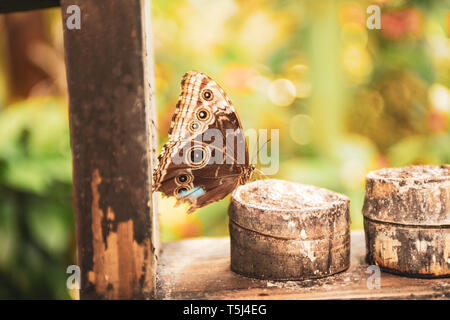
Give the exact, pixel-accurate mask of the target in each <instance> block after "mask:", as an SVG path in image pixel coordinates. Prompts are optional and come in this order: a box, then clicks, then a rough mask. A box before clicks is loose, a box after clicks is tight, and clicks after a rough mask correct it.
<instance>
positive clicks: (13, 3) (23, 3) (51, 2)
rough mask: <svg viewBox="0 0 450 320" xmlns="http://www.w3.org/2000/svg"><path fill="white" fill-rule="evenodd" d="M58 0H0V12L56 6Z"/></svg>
mask: <svg viewBox="0 0 450 320" xmlns="http://www.w3.org/2000/svg"><path fill="white" fill-rule="evenodd" d="M59 2H60V0H0V13H9V12H17V11H28V10H35V9H45V8H52V7H58V6H59Z"/></svg>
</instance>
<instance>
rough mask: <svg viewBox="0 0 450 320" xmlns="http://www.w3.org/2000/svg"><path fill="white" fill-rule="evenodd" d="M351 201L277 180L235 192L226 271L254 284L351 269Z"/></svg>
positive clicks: (315, 276)
mask: <svg viewBox="0 0 450 320" xmlns="http://www.w3.org/2000/svg"><path fill="white" fill-rule="evenodd" d="M349 206H350V200H349V199H348V198H347V197H345V196H343V195H341V194H338V193H335V192H332V191H329V190H326V189H323V188H318V187H314V186H309V185H303V184H298V183H293V182H287V181H282V180H273V179H268V180H258V181H255V182H252V183H249V184H246V185H243V186H240V187H239V188H237V189H236V190H235V191H234V192H233V195H232V198H231V204H230V207H229V210H228V215H229V217H230V225H229V227H230V238H231V270H233V271H234V272H236V273H239V274H242V275H245V276H248V277H254V278H259V279H271V280H302V279H309V278H320V277H325V276H329V275H332V274H335V273H338V272H341V271H344V270H346V269H347V268H348V267H349V264H350V232H349V225H350V215H349Z"/></svg>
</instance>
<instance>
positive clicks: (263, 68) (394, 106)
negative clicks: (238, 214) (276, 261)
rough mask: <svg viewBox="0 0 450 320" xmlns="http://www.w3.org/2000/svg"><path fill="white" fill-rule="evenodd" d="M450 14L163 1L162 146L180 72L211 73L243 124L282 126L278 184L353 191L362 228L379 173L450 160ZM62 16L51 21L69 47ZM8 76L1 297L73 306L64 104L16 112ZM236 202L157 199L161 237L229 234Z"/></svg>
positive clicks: (329, 1)
mask: <svg viewBox="0 0 450 320" xmlns="http://www.w3.org/2000/svg"><path fill="white" fill-rule="evenodd" d="M373 3H377V4H379V5H380V6H381V8H382V29H381V30H368V29H367V28H366V24H365V23H366V18H367V14H366V8H367V6H368V5H370V4H373ZM449 7H450V6H449V1H438V0H435V1H419V0H415V1H404V0H379V1H345V0H340V1H339V0H338V1H334V0H323V1H307V0H305V1H287V0H278V1H268V0H249V1H237V0H236V1H233V0H214V1H211V0H174V1H166V0H154V1H153V21H152V26H153V33H154V49H155V56H156V66H155V75H156V98H157V108H158V134H159V144H160V146H162V145H163V143H164V142H165V141H166V140H167V132H168V129H169V125H170V120H171V117H172V113H173V111H174V108H175V104H176V102H177V99H178V95H179V93H180V84H179V82H180V80H181V77H182V75H183V74H184V73H185V72H187V71H189V70H199V71H202V72H205V73H207V74H209V75H210V76H211V77H213V78H214V79H215V80H216V81H217V82H218V83H219V84H221V86H222V87H223V88H224V89H225V90H226V92H227V93H228V95H229V97H230V98H231V99H232V101H233V103H234V105H235V108H236V110H237V112H238V114H239V116H240V118H241V120H242V123H243V127H244V129H250V128H253V129H266V128H269V129H270V128H274V129H280V170H279V172H278V173H277V174H276V175H275V176H274V177H275V178H280V179H287V180H291V181H298V182H301V183H306V184H313V185H317V186H320V187H325V188H328V189H331V190H334V191H337V192H341V193H344V194H346V195H347V196H349V197H350V199H351V217H352V228H353V229H360V228H362V215H361V208H362V204H363V199H364V177H365V174H366V173H367V172H368V171H369V170H374V169H378V168H382V167H386V166H404V165H409V164H421V163H424V164H425V163H427V164H442V163H450V106H449V101H450V100H449V99H450V98H449V97H450V93H449V88H450V38H449V32H450V12H449ZM56 18H57V19H54V17H53V18H52V19H50V20H49V24H50V25H51V26H50V27H51V28H50V30H51V31H52V32H51V34H52V35H51V37H53V38H54V39H53V43H56V44H57V43H59V44H60V43H61V39H62V36H61V30H62V27H61V25H60V23H61V21H60V18H59V16H56ZM2 32H4V30H2V29H0V33H2ZM1 39H2V37H1V36H0V47H1V42H2V41H1ZM56 44H55V47H57V45H56ZM58 50H59V49H58ZM44 60H45V59H44ZM61 64H62V63H61ZM6 65H7V57H6V56H5V55H4V54H2V52H0V66H6ZM6 73H7V68H2V69H1V70H0V108H1V109H0V298H68V297H69V295H68V293H67V290H66V288H65V284H66V279H67V275H66V273H65V270H66V268H67V266H68V265H70V264H74V263H75V235H74V222H73V209H72V184H71V155H70V146H69V129H68V122H67V104H66V102H65V99H64V98H62V97H56V98H33V99H28V100H25V101H21V102H18V103H15V104H10V103H9V102H8V100H7V98H6V97H5V96H6V94H7V91H8V87H7V86H8V83H7V80H6V79H7V77H6V76H5V74H6ZM256 178H259V176H255V179H256ZM228 203H229V198H226V199H224V200H222V201H220V202H217V203H213V204H210V205H208V206H207V207H205V208H202V209H200V210H198V211H197V212H195V213H194V214H191V215H186V214H185V212H186V210H185V207H178V208H175V207H174V204H175V200H174V199H171V198H165V199H161V201H160V203H159V212H160V220H161V238H162V240H163V241H173V240H178V239H182V238H187V237H195V236H224V235H227V233H228V223H227V214H226V212H227V208H228Z"/></svg>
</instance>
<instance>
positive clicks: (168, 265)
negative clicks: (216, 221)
mask: <svg viewBox="0 0 450 320" xmlns="http://www.w3.org/2000/svg"><path fill="white" fill-rule="evenodd" d="M351 239H352V240H351V265H350V268H349V269H348V270H347V271H345V272H342V273H340V274H337V275H334V276H330V277H326V278H322V279H314V280H304V281H267V280H257V279H252V278H247V277H244V276H241V275H238V274H236V273H234V272H232V271H231V270H230V240H229V238H199V239H192V240H183V241H179V242H171V243H165V244H163V245H162V251H161V254H160V258H159V266H158V274H157V281H158V282H157V286H158V287H157V298H158V299H257V300H260V299H450V278H441V279H417V278H408V277H403V276H398V275H393V274H389V273H385V272H381V286H380V289H369V288H368V286H367V279H368V278H369V277H370V276H371V274H370V273H366V271H367V267H368V265H367V264H366V262H365V260H364V256H365V247H364V246H365V242H364V232H363V231H360V230H358V231H353V232H352V234H351Z"/></svg>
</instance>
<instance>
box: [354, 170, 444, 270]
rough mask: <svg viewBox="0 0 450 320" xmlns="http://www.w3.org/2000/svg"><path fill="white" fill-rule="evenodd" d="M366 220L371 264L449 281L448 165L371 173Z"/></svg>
mask: <svg viewBox="0 0 450 320" xmlns="http://www.w3.org/2000/svg"><path fill="white" fill-rule="evenodd" d="M363 215H364V230H365V235H366V248H367V260H368V262H369V263H370V264H376V265H378V266H380V267H381V268H382V269H384V270H385V271H389V272H393V273H397V274H403V275H407V276H416V277H448V276H450V165H443V166H410V167H405V168H388V169H381V170H377V171H372V172H369V173H368V174H367V176H366V196H365V200H364V207H363Z"/></svg>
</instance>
